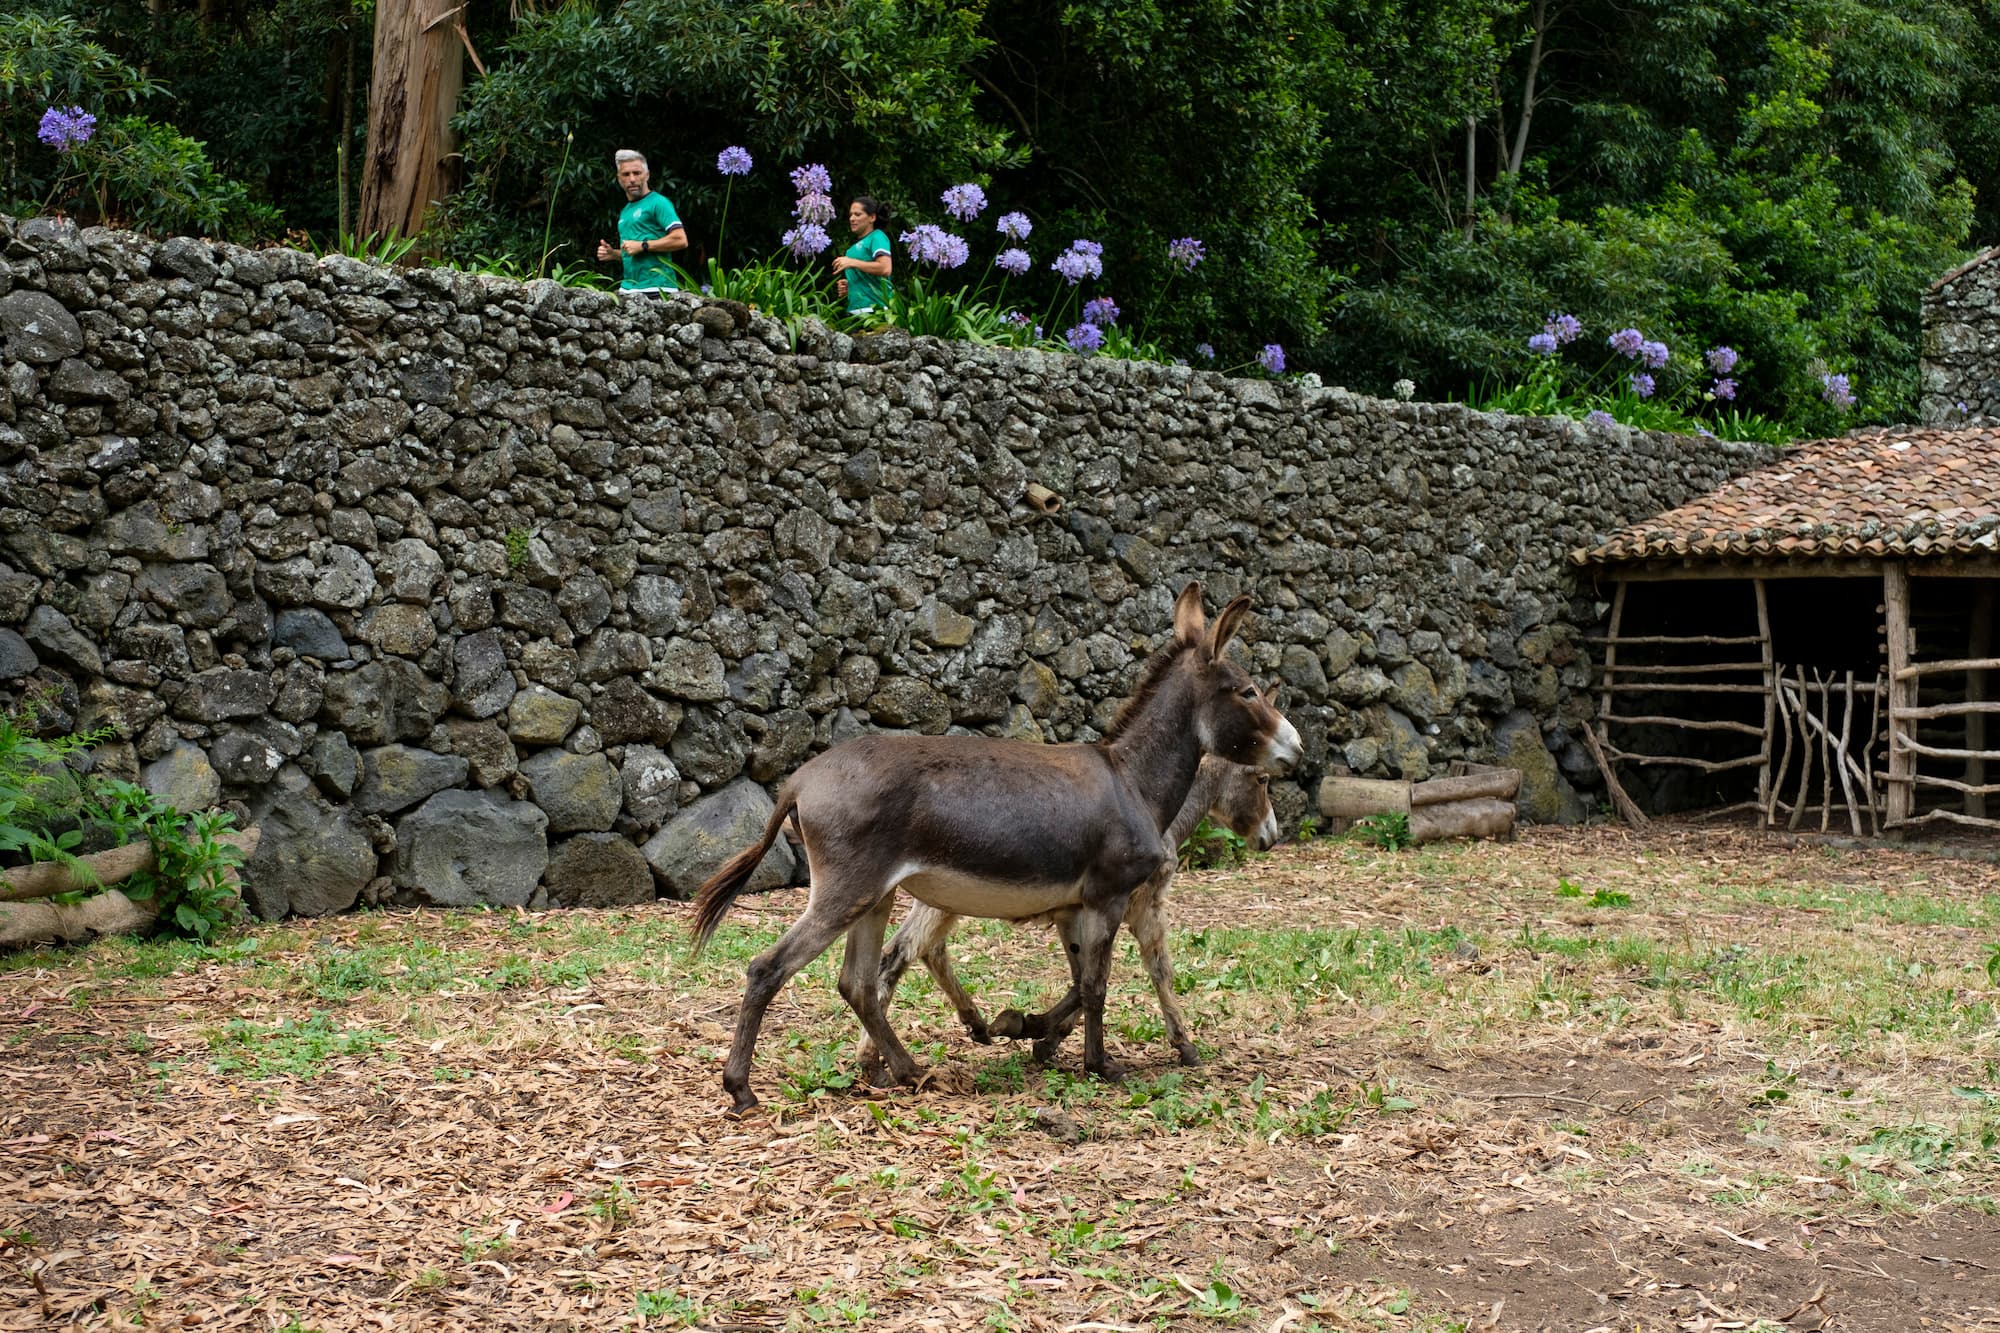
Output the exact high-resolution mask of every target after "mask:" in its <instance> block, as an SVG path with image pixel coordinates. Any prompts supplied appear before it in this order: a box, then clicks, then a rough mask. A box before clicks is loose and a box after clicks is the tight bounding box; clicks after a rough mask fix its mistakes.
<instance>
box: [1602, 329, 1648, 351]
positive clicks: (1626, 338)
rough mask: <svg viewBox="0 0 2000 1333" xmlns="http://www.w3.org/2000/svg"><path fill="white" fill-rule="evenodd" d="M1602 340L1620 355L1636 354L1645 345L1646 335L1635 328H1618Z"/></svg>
mask: <svg viewBox="0 0 2000 1333" xmlns="http://www.w3.org/2000/svg"><path fill="white" fill-rule="evenodd" d="M1604 341H1605V342H1606V343H1607V344H1609V346H1610V348H1611V350H1612V351H1614V352H1616V353H1618V355H1620V356H1637V355H1639V349H1640V348H1641V347H1644V346H1645V345H1646V335H1645V334H1643V333H1641V332H1639V330H1637V329H1620V330H1618V332H1616V333H1614V334H1612V335H1611V336H1610V337H1609V338H1606V339H1605V340H1604Z"/></svg>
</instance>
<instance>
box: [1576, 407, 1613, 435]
mask: <svg viewBox="0 0 2000 1333" xmlns="http://www.w3.org/2000/svg"><path fill="white" fill-rule="evenodd" d="M1583 424H1584V425H1586V426H1589V427H1590V428H1592V429H1593V430H1608V429H1609V428H1611V427H1612V426H1615V425H1617V424H1618V418H1617V417H1614V416H1612V415H1611V414H1610V413H1609V412H1606V411H1604V410H1603V409H1602V408H1598V409H1596V410H1594V411H1592V412H1590V413H1588V414H1586V415H1585V416H1584V418H1583Z"/></svg>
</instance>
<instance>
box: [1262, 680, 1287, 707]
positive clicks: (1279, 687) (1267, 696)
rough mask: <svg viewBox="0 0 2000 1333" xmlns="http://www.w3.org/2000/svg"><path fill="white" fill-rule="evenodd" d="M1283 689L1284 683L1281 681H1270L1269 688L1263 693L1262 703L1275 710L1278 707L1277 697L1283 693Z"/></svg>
mask: <svg viewBox="0 0 2000 1333" xmlns="http://www.w3.org/2000/svg"><path fill="white" fill-rule="evenodd" d="M1284 689H1285V683H1284V682H1283V681H1281V680H1274V681H1272V682H1271V685H1270V688H1268V689H1266V690H1265V691H1264V702H1265V703H1267V704H1269V705H1271V707H1273V708H1276V707H1277V706H1278V696H1279V695H1280V694H1282V693H1283V692H1284Z"/></svg>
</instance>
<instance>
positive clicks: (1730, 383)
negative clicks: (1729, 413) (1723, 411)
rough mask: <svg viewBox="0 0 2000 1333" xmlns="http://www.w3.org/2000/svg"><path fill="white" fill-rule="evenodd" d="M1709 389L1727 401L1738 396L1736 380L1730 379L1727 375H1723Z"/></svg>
mask: <svg viewBox="0 0 2000 1333" xmlns="http://www.w3.org/2000/svg"><path fill="white" fill-rule="evenodd" d="M1708 391H1709V392H1710V393H1712V394H1714V395H1715V396H1716V397H1717V398H1720V399H1722V400H1724V401H1725V402H1727V401H1729V400H1731V399H1734V398H1735V397H1736V381H1735V380H1733V379H1730V378H1729V377H1728V376H1727V375H1724V376H1721V377H1719V378H1718V379H1717V380H1716V381H1715V383H1714V384H1713V385H1711V386H1710V388H1709V390H1708Z"/></svg>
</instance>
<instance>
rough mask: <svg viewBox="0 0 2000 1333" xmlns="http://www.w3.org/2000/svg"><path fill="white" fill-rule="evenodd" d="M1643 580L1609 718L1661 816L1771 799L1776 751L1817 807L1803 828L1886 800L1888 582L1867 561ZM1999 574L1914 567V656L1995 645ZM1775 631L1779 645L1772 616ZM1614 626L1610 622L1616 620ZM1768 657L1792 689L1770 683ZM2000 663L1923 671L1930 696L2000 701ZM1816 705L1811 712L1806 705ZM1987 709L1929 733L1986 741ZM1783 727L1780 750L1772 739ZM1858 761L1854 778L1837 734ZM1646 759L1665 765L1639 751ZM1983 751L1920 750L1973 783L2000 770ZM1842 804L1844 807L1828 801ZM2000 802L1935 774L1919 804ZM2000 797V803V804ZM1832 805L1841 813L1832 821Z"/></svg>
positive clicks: (1924, 759) (1811, 807)
mask: <svg viewBox="0 0 2000 1333" xmlns="http://www.w3.org/2000/svg"><path fill="white" fill-rule="evenodd" d="M1758 582H1759V580H1757V579H1754V578H1752V577H1741V578H1709V577H1697V578H1685V579H1674V578H1637V579H1629V580H1626V581H1624V583H1623V588H1624V595H1623V598H1622V601H1623V605H1622V608H1621V613H1620V615H1619V616H1618V623H1617V625H1616V627H1615V633H1616V636H1617V640H1618V642H1617V643H1616V644H1615V646H1614V645H1612V644H1610V643H1609V642H1608V641H1607V642H1605V643H1604V647H1603V648H1602V649H1601V650H1600V654H1601V655H1600V657H1599V662H1600V664H1601V670H1600V676H1601V681H1600V683H1601V684H1605V683H1608V685H1609V688H1608V690H1606V691H1605V692H1603V693H1601V694H1600V697H1599V712H1600V716H1601V717H1603V718H1605V719H1606V720H1607V727H1606V731H1605V735H1606V739H1607V745H1608V747H1609V748H1610V749H1611V754H1612V757H1613V759H1614V766H1615V768H1616V772H1617V776H1618V779H1619V781H1620V783H1621V784H1622V785H1623V786H1624V788H1625V791H1626V792H1627V794H1629V795H1630V796H1631V797H1632V799H1633V800H1634V802H1635V803H1636V804H1637V805H1638V806H1639V808H1640V809H1641V810H1643V811H1645V812H1646V813H1648V814H1671V813H1679V812H1687V811H1704V810H1719V809H1726V808H1730V807H1740V806H1743V805H1745V804H1758V805H1763V804H1766V803H1767V802H1766V800H1765V790H1764V788H1762V787H1761V786H1760V781H1761V780H1762V775H1763V773H1764V772H1765V770H1766V766H1767V764H1768V772H1769V778H1768V780H1769V782H1770V783H1772V784H1773V785H1774V786H1775V789H1776V797H1777V800H1778V802H1779V804H1780V805H1781V806H1783V807H1785V808H1786V810H1785V814H1784V818H1782V819H1780V820H1779V821H1778V822H1781V823H1784V822H1790V813H1789V811H1790V810H1791V809H1794V808H1798V807H1801V806H1802V807H1803V817H1802V819H1801V820H1800V821H1799V823H1798V825H1797V826H1800V827H1806V826H1811V827H1817V826H1819V825H1820V824H1821V823H1822V822H1825V823H1827V824H1828V825H1829V826H1831V827H1836V828H1838V827H1844V825H1845V823H1846V816H1845V814H1844V811H1843V807H1844V806H1846V805H1849V804H1852V803H1855V802H1865V803H1867V804H1868V805H1870V806H1872V807H1873V808H1874V809H1875V810H1877V811H1879V810H1881V809H1882V808H1883V807H1884V805H1885V799H1886V785H1887V784H1886V777H1887V772H1888V767H1889V765H1888V730H1889V726H1888V723H1889V718H1888V709H1889V688H1888V673H1887V646H1886V637H1885V633H1886V632H1885V628H1884V624H1885V621H1884V609H1883V599H1884V591H1883V579H1882V575H1881V573H1880V572H1879V570H1877V569H1874V568H1869V567H1868V566H1866V565H1863V566H1861V567H1860V568H1859V569H1858V570H1857V573H1856V574H1855V575H1853V576H1850V577H1810V578H1769V579H1764V580H1761V582H1762V585H1763V590H1764V599H1765V607H1764V614H1763V617H1762V618H1761V619H1760V616H1759V611H1758V604H1757V602H1758V598H1757V584H1758ZM1996 590H2000V579H1996V578H1993V577H1925V576H1924V575H1923V574H1922V572H1921V566H1913V567H1912V577H1911V579H1910V628H1911V636H1912V652H1911V658H1912V660H1913V661H1920V662H1932V663H1950V662H1953V661H1957V660H1961V659H1974V658H1984V657H1988V656H1990V655H1991V652H1992V647H1993V645H1992V641H1991V640H1992V630H1991V624H1992V609H1993V603H1994V600H1995V597H1996ZM1765 625H1768V629H1769V651H1768V655H1767V654H1766V650H1765V644H1764V641H1763V640H1764V632H1763V627H1764V626H1765ZM1610 628H1611V627H1609V626H1607V629H1610ZM1767 663H1768V664H1769V666H1770V669H1771V672H1772V675H1774V676H1775V677H1776V678H1777V679H1778V680H1779V681H1781V682H1782V685H1781V687H1780V688H1782V690H1783V700H1782V701H1781V700H1779V699H1777V698H1775V697H1774V690H1773V688H1772V687H1771V686H1770V685H1769V684H1767V679H1768V678H1767V674H1766V670H1767ZM1995 674H2000V673H1994V672H1988V671H1976V670H1956V671H1950V670H1947V671H1938V672H1935V673H1931V674H1926V675H1923V676H1921V677H1919V678H1918V679H1917V680H1916V682H1915V684H1914V691H1915V693H1914V700H1913V702H1914V705H1915V706H1916V707H1917V708H1918V709H1920V710H1923V709H1932V708H1940V707H1943V708H1952V709H1958V708H1962V707H1964V706H1966V705H1967V704H1968V702H1971V703H1973V704H1975V705H1976V703H1977V701H1979V700H1985V699H1991V698H1992V697H1993V695H1994V693H1995V690H1996V686H2000V681H1990V680H1989V679H1988V677H1990V676H1993V675H1995ZM1801 714H1804V716H1801ZM1987 717H1988V715H1987V713H1985V712H1963V711H1954V712H1949V713H1946V714H1944V715H1941V716H1937V717H1928V718H1917V719H1914V720H1912V721H1911V722H1910V723H1909V736H1910V738H1911V739H1912V740H1914V741H1915V742H1916V743H1917V744H1918V745H1919V746H1923V747H1928V748H1929V749H1932V750H1940V751H1981V750H1985V749H1986V747H1987V746H1988V744H1989V743H1990V742H1989V740H1988V733H1989V730H1991V731H1993V732H1994V733H1995V734H2000V726H1990V725H1989V723H1988V720H1987ZM1767 736H1768V744H1769V749H1768V752H1767V750H1766V742H1767ZM1843 738H1844V740H1845V745H1844V747H1841V748H1844V749H1845V750H1846V752H1847V754H1848V755H1849V756H1850V758H1851V760H1852V767H1851V768H1850V770H1849V771H1848V773H1847V778H1846V783H1845V784H1843V783H1842V781H1841V768H1842V766H1841V765H1840V764H1839V763H1838V760H1837V756H1836V754H1835V750H1836V747H1839V746H1840V742H1841V741H1842V740H1843ZM1634 756H1645V757H1648V758H1650V759H1652V760H1653V762H1645V761H1643V760H1639V759H1635V758H1634ZM1989 767H1993V768H1995V769H1996V773H1997V774H2000V766H1995V765H1990V764H1989V763H1988V762H1987V761H1986V760H1985V759H1982V758H1980V757H1978V756H1976V755H1928V754H1920V755H1919V757H1918V769H1919V771H1920V772H1923V773H1925V774H1927V775H1934V776H1937V777H1941V778H1945V779H1949V780H1953V781H1956V782H1959V783H1963V784H1965V785H1967V786H1982V785H1986V783H1987V782H1988V778H1987V770H1988V768H1989ZM1829 804H1830V805H1831V810H1830V812H1829V811H1828V809H1827V807H1828V806H1829ZM1941 807H1943V808H1950V809H1955V810H1956V809H1964V810H1966V811H1967V812H1968V813H1973V812H1976V813H1979V814H1984V813H1985V798H1984V797H1983V796H1979V795H1972V794H1967V793H1964V792H1961V791H1960V790H1957V789H1953V788H1947V787H1938V786H1930V785H1921V784H1920V785H1918V786H1916V788H1915V797H1914V807H1913V808H1914V813H1916V814H1918V815H1922V814H1924V813H1926V812H1928V811H1932V810H1936V809H1939V808H1941ZM1996 808H2000V802H1996ZM1829 813H1830V815H1831V818H1826V816H1827V815H1828V814H1829Z"/></svg>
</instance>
